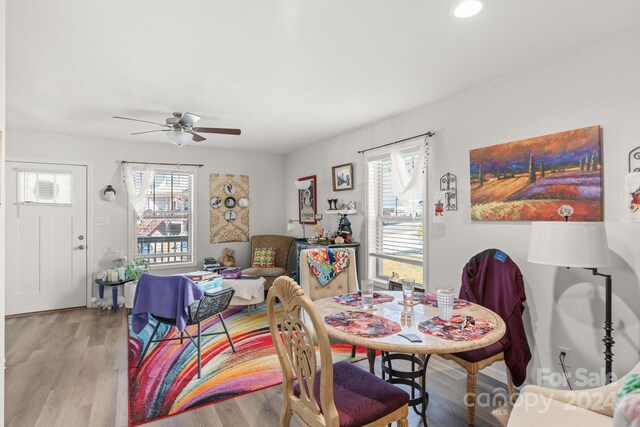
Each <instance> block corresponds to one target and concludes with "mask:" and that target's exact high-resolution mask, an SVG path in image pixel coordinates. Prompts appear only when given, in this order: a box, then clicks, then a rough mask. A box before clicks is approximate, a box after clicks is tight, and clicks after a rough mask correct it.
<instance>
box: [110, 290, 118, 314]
mask: <svg viewBox="0 0 640 427" xmlns="http://www.w3.org/2000/svg"><path fill="white" fill-rule="evenodd" d="M111 298H113V312H114V313H115V312H116V311H117V310H118V287H117V286H112V287H111Z"/></svg>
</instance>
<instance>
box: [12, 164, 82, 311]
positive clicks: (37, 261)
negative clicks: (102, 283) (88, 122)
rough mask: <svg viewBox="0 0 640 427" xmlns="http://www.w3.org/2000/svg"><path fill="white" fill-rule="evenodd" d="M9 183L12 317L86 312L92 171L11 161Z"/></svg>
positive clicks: (74, 167)
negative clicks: (83, 308) (89, 173)
mask: <svg viewBox="0 0 640 427" xmlns="http://www.w3.org/2000/svg"><path fill="white" fill-rule="evenodd" d="M6 177H7V185H6V191H7V194H6V232H5V237H6V238H5V254H6V272H5V274H6V276H5V280H6V281H5V283H6V286H5V289H6V294H5V296H6V314H7V315H10V314H19V313H30V312H34V311H43V310H54V309H61V308H68V307H79V306H86V301H87V298H86V292H87V250H86V246H87V240H86V236H87V168H86V166H77V165H59V164H48V163H20V162H11V161H9V162H7V163H6Z"/></svg>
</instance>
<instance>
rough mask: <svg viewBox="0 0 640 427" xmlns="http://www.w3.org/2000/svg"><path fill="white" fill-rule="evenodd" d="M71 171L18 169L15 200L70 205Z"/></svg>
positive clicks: (38, 203) (36, 203) (40, 203)
mask: <svg viewBox="0 0 640 427" xmlns="http://www.w3.org/2000/svg"><path fill="white" fill-rule="evenodd" d="M71 177H72V174H71V172H59V171H55V172H54V171H51V172H47V171H42V172H35V171H18V173H17V181H18V189H17V191H18V192H17V202H18V203H29V204H35V205H51V206H71Z"/></svg>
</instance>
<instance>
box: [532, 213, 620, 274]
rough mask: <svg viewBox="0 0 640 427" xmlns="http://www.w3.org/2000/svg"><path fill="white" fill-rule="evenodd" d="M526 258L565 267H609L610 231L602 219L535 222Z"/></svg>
mask: <svg viewBox="0 0 640 427" xmlns="http://www.w3.org/2000/svg"><path fill="white" fill-rule="evenodd" d="M527 259H528V261H529V262H532V263H535V264H547V265H557V266H562V267H580V268H596V267H607V266H609V265H610V264H611V259H610V258H609V244H608V243H607V230H606V229H605V226H604V223H602V222H534V223H532V224H531V240H530V242H529V257H528V258H527Z"/></svg>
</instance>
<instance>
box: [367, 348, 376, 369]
mask: <svg viewBox="0 0 640 427" xmlns="http://www.w3.org/2000/svg"><path fill="white" fill-rule="evenodd" d="M367 359H369V372H371V373H372V374H375V368H376V351H375V350H372V349H370V348H368V349H367Z"/></svg>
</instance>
